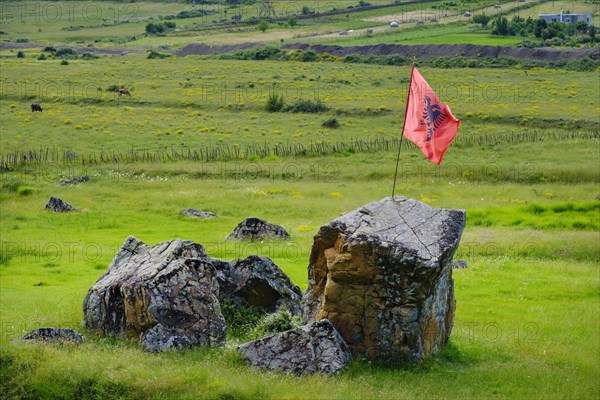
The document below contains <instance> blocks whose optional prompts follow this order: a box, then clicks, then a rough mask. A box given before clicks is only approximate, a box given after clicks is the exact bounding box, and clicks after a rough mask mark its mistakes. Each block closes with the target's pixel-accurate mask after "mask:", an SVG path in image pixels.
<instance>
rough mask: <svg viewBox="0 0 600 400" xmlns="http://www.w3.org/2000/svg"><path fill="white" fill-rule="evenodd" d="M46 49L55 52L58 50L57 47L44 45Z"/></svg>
mask: <svg viewBox="0 0 600 400" xmlns="http://www.w3.org/2000/svg"><path fill="white" fill-rule="evenodd" d="M44 51H47V52H50V53H54V52H56V47H52V46H46V47H44Z"/></svg>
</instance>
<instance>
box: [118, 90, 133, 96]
mask: <svg viewBox="0 0 600 400" xmlns="http://www.w3.org/2000/svg"><path fill="white" fill-rule="evenodd" d="M117 92H118V93H119V96H122V95H124V94H126V95H127V96H129V97H131V93H129V90H127V89H125V88H121V89H119V90H117Z"/></svg>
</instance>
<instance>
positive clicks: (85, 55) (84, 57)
mask: <svg viewBox="0 0 600 400" xmlns="http://www.w3.org/2000/svg"><path fill="white" fill-rule="evenodd" d="M96 58H99V56H98V55H97V54H94V53H89V52H86V53H83V54H82V55H81V59H82V60H95V59H96Z"/></svg>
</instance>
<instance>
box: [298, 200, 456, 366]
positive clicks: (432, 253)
mask: <svg viewBox="0 0 600 400" xmlns="http://www.w3.org/2000/svg"><path fill="white" fill-rule="evenodd" d="M464 225H465V211H464V210H451V209H440V208H434V207H430V206H428V205H427V204H424V203H421V202H418V201H415V200H409V199H406V198H404V197H399V196H397V197H394V198H391V197H387V198H385V199H383V200H381V201H378V202H373V203H370V204H367V205H365V206H363V207H360V208H358V209H356V210H354V211H352V212H349V213H347V214H344V215H342V216H341V217H339V218H337V219H335V220H333V221H331V222H330V223H328V224H326V225H324V226H322V227H321V228H320V230H319V232H318V234H317V235H316V236H315V239H314V244H313V248H312V252H311V255H310V261H309V267H308V272H309V282H308V285H309V286H308V289H307V291H306V293H305V296H304V301H305V305H304V310H303V317H304V320H305V322H311V321H318V320H321V319H325V318H326V319H329V320H330V321H331V323H332V324H333V325H334V326H335V328H336V329H337V330H338V331H339V332H340V334H341V335H342V337H343V338H344V340H345V341H346V343H347V344H348V346H349V347H350V350H351V351H352V354H353V355H355V356H361V357H366V358H367V359H369V360H376V361H391V362H401V363H415V362H419V361H421V360H423V359H424V358H426V357H428V356H430V355H432V354H434V353H435V352H436V351H438V350H439V349H440V348H442V347H443V346H444V345H445V344H446V343H447V342H448V339H449V337H450V332H451V330H452V325H453V321H454V311H455V305H456V301H455V298H454V282H453V279H452V257H453V255H454V253H455V251H456V249H457V247H458V244H459V241H460V237H461V235H462V231H463V228H464Z"/></svg>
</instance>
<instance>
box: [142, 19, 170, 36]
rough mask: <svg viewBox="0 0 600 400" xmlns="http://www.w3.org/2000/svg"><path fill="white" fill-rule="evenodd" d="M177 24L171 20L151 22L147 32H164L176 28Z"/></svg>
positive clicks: (147, 26)
mask: <svg viewBox="0 0 600 400" xmlns="http://www.w3.org/2000/svg"><path fill="white" fill-rule="evenodd" d="M176 27H177V24H176V23H175V22H171V21H165V22H150V23H149V24H147V25H146V33H150V34H156V33H164V32H167V31H169V30H172V29H175V28H176Z"/></svg>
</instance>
